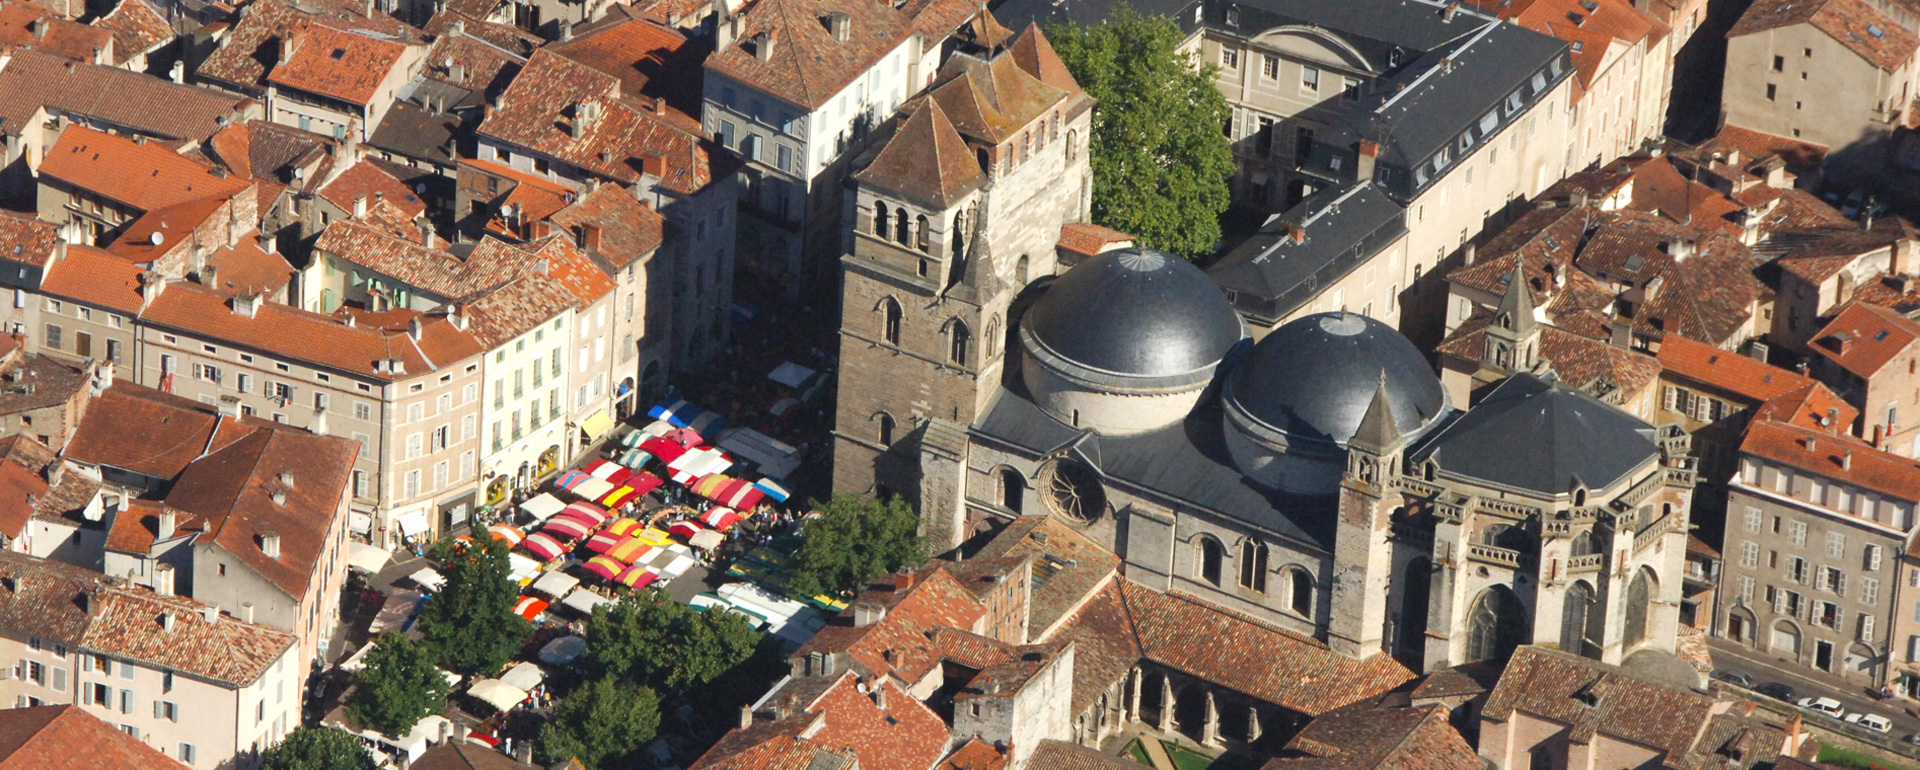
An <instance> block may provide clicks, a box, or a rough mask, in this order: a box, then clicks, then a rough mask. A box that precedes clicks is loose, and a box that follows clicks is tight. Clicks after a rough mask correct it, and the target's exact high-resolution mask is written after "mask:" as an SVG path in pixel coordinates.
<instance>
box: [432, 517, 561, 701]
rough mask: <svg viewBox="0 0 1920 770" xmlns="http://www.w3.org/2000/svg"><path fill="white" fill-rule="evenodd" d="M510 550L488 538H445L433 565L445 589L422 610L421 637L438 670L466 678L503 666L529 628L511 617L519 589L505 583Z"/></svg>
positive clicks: (508, 581)
mask: <svg viewBox="0 0 1920 770" xmlns="http://www.w3.org/2000/svg"><path fill="white" fill-rule="evenodd" d="M508 548H509V546H508V545H507V542H506V541H504V540H500V539H498V538H491V537H481V538H475V539H473V540H454V539H452V538H443V539H441V541H440V542H439V543H437V544H435V545H434V547H433V556H434V559H435V560H436V561H438V562H440V564H441V565H442V566H441V567H440V572H441V573H442V576H443V577H445V578H446V585H444V586H442V587H441V589H440V592H439V593H437V594H434V596H433V598H432V599H429V600H427V603H426V606H425V607H423V608H422V609H421V610H420V632H421V633H422V634H425V635H426V642H427V646H428V647H429V648H431V649H432V650H433V652H434V655H435V659H436V660H439V661H440V664H441V665H443V666H446V667H447V668H450V669H452V670H454V671H458V672H460V673H462V674H468V675H492V674H494V673H497V672H498V671H499V670H500V667H502V666H505V665H506V664H507V661H509V660H511V659H513V655H514V653H516V652H519V651H520V646H521V644H523V643H524V642H525V641H526V639H527V634H528V633H530V632H531V631H532V630H533V628H532V626H531V625H530V624H528V623H527V621H526V619H525V618H522V617H520V616H519V615H515V614H514V613H513V606H514V605H515V604H517V603H518V602H519V601H520V587H519V586H517V585H515V584H514V582H513V579H512V578H511V577H509V575H510V574H511V572H512V567H511V565H510V564H509V563H508V562H507V549H508Z"/></svg>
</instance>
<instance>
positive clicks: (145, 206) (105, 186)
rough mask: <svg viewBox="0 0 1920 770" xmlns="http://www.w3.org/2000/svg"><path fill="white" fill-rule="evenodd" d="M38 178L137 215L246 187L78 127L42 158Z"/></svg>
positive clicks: (155, 150) (161, 150) (167, 154)
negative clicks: (107, 200) (111, 202)
mask: <svg viewBox="0 0 1920 770" xmlns="http://www.w3.org/2000/svg"><path fill="white" fill-rule="evenodd" d="M39 173H40V174H42V175H44V176H51V177H53V178H55V179H59V180H60V181H62V182H66V183H68V184H71V185H73V186H75V187H78V188H81V189H83V190H89V191H92V192H94V193H97V194H99V195H101V196H102V197H106V198H110V199H112V200H115V201H119V202H121V203H125V204H127V205H128V206H132V207H133V208H136V209H139V210H141V211H152V210H154V209H160V208H166V207H169V206H174V205H177V204H181V203H186V202H188V201H194V200H204V199H207V198H217V197H227V196H231V195H233V194H235V193H237V192H239V191H241V190H242V189H245V187H246V183H245V182H243V181H241V180H239V179H234V178H231V177H227V176H224V175H223V174H216V173H215V172H214V169H212V168H209V167H207V166H204V165H202V164H199V163H196V162H194V161H192V160H188V159H187V158H183V157H181V156H179V155H177V154H175V153H174V152H173V151H171V150H168V149H167V148H165V147H162V146H160V145H159V144H158V143H154V142H146V143H138V142H135V141H133V140H131V139H123V138H121V137H118V136H114V135H113V134H107V133H102V132H99V131H95V130H93V129H90V128H86V127H83V126H79V125H70V126H67V128H66V130H64V131H62V132H61V133H60V140H59V141H58V142H55V143H54V145H53V148H52V149H50V150H48V151H47V155H46V157H45V158H42V159H41V161H40V170H39Z"/></svg>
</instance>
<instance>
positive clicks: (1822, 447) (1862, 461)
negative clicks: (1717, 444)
mask: <svg viewBox="0 0 1920 770" xmlns="http://www.w3.org/2000/svg"><path fill="white" fill-rule="evenodd" d="M1809 440H1811V441H1812V442H1813V447H1812V448H1811V449H1809V448H1808V447H1807V442H1808V441H1809ZM1740 451H1741V452H1744V453H1747V454H1751V455H1753V456H1755V457H1761V458H1765V459H1767V460H1771V461H1774V462H1778V463H1784V464H1786V465H1790V466H1793V467H1795V468H1799V469H1801V470H1805V471H1808V472H1810V473H1817V474H1820V475H1822V476H1826V477H1827V478H1831V479H1837V480H1841V481H1845V482H1848V483H1850V484H1854V485H1856V486H1860V487H1865V488H1867V489H1872V490H1874V491H1877V492H1880V493H1882V494H1885V495H1888V496H1890V497H1894V498H1897V499H1900V500H1920V461H1916V460H1913V459H1910V458H1906V457H1901V456H1899V455H1896V454H1893V453H1891V452H1882V451H1880V450H1878V449H1874V448H1873V446H1872V445H1871V444H1868V443H1866V442H1864V441H1860V440H1859V439H1855V438H1853V437H1851V436H1840V435H1835V434H1834V433H1832V432H1831V429H1818V430H1815V429H1809V428H1804V427H1801V426H1798V425H1788V424H1786V423H1779V422H1762V421H1755V422H1753V423H1752V424H1750V425H1748V427H1747V436H1746V439H1745V440H1743V441H1742V442H1741V443H1740ZM1848 453H1851V454H1850V455H1849V454H1848Z"/></svg>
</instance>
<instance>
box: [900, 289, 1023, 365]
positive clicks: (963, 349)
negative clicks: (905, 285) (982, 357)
mask: <svg viewBox="0 0 1920 770" xmlns="http://www.w3.org/2000/svg"><path fill="white" fill-rule="evenodd" d="M904 312H905V311H904V310H903V309H902V308H901V306H900V302H899V301H898V300H895V299H894V298H892V297H888V298H886V299H883V300H881V301H880V313H881V321H880V324H881V325H880V338H881V339H882V340H885V341H886V343H887V344H889V345H893V346H896V347H898V346H899V345H900V327H901V323H902V322H903V320H904ZM940 333H941V334H945V335H947V363H950V364H953V365H954V366H966V365H967V362H968V361H969V360H970V356H969V355H968V351H969V350H971V349H972V347H973V332H972V331H971V330H970V329H968V328H967V323H966V322H965V321H962V320H960V319H958V318H950V319H947V325H946V326H945V327H943V328H942V329H941V330H940ZM999 336H1000V319H999V318H998V317H995V318H993V319H990V320H988V321H987V357H988V358H992V357H994V356H996V355H999V354H1000V340H999Z"/></svg>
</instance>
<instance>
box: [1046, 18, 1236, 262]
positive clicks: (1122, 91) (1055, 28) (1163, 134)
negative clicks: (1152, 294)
mask: <svg viewBox="0 0 1920 770" xmlns="http://www.w3.org/2000/svg"><path fill="white" fill-rule="evenodd" d="M1046 33H1047V39H1048V40H1049V41H1051V42H1052V43H1053V48H1054V50H1055V51H1056V52H1058V53H1059V54H1060V60H1061V62H1062V63H1064V64H1066V65H1067V70H1068V71H1070V72H1072V73H1073V77H1074V79H1075V80H1076V81H1078V82H1079V83H1080V87H1081V88H1082V89H1083V90H1085V91H1086V92H1087V94H1088V95H1089V96H1092V97H1093V98H1094V99H1096V100H1098V101H1099V104H1098V105H1097V106H1096V107H1095V108H1094V113H1093V136H1092V137H1091V141H1090V142H1089V145H1088V152H1089V153H1091V154H1090V156H1089V162H1090V163H1091V165H1092V167H1093V219H1094V221H1096V222H1099V223H1100V224H1103V225H1106V226H1109V227H1113V228H1116V229H1119V230H1123V231H1126V232H1128V233H1132V234H1133V235H1134V236H1135V237H1136V238H1137V239H1138V242H1139V244H1140V245H1142V246H1148V247H1151V248H1156V249H1163V250H1165V251H1169V252H1172V253H1174V254H1179V255H1181V256H1185V257H1189V258H1191V257H1195V256H1200V255H1204V254H1207V253H1209V252H1211V251H1212V250H1213V248H1214V244H1215V243H1216V242H1218V241H1219V240H1220V214H1221V212H1223V211H1226V210H1227V205H1228V203H1229V198H1230V193H1229V191H1228V189H1227V180H1228V179H1229V178H1231V177H1232V176H1233V171H1234V161H1233V148H1232V146H1231V145H1230V144H1229V143H1228V140H1227V137H1226V136H1225V134H1224V132H1223V131H1222V129H1223V128H1224V127H1225V126H1226V125H1227V121H1228V120H1229V119H1231V117H1232V114H1233V113H1232V111H1231V109H1230V108H1229V107H1228V106H1227V100H1226V97H1224V96H1222V95H1221V94H1220V91H1219V89H1218V88H1216V87H1215V86H1214V82H1213V81H1214V75H1215V72H1216V70H1217V68H1216V67H1214V66H1213V65H1211V64H1207V65H1202V64H1200V63H1199V62H1197V61H1195V59H1194V56H1193V55H1192V54H1191V53H1187V52H1183V51H1181V50H1179V46H1180V42H1181V40H1183V39H1184V38H1185V37H1186V35H1185V34H1184V33H1182V32H1181V31H1180V26H1179V25H1178V24H1175V23H1174V21H1173V19H1171V18H1168V17H1165V16H1157V15H1154V16H1148V15H1142V14H1141V13H1139V12H1137V11H1135V10H1133V9H1132V8H1129V7H1126V6H1124V5H1123V6H1121V7H1119V8H1117V9H1115V11H1114V13H1113V15H1112V16H1111V17H1110V18H1108V20H1107V21H1106V23H1103V24H1095V25H1090V26H1081V25H1078V24H1061V25H1052V26H1049V27H1047V29H1046Z"/></svg>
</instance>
